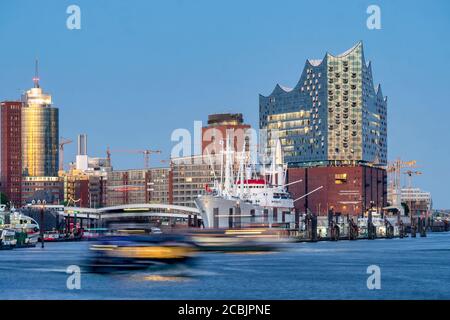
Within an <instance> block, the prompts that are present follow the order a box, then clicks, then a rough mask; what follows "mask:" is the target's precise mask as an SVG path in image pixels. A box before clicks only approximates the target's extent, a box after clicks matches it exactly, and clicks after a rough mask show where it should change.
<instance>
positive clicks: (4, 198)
mask: <svg viewBox="0 0 450 320" xmlns="http://www.w3.org/2000/svg"><path fill="white" fill-rule="evenodd" d="M8 202H9V199H8V197H7V196H6V194H4V193H3V192H0V204H7V203H8Z"/></svg>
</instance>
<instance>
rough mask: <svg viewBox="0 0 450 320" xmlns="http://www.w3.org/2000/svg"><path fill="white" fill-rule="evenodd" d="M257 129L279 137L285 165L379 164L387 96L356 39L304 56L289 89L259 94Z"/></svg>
mask: <svg viewBox="0 0 450 320" xmlns="http://www.w3.org/2000/svg"><path fill="white" fill-rule="evenodd" d="M259 108H260V109H259V115H260V119H259V120H260V128H261V129H268V132H269V138H270V139H269V145H270V146H273V144H274V142H275V139H278V138H279V139H280V140H281V144H282V147H283V151H284V156H285V161H286V162H288V163H289V164H290V166H294V167H295V166H299V167H302V166H315V165H319V166H320V165H358V164H370V165H380V166H381V165H385V164H386V162H387V123H386V121H387V119H386V117H387V98H386V97H384V96H383V94H382V92H381V87H380V86H379V85H378V86H377V87H375V86H374V84H373V78H372V66H371V63H370V62H369V63H367V62H366V60H365V58H364V51H363V44H362V42H359V43H357V44H356V45H355V46H353V47H352V48H351V49H349V50H347V51H346V52H344V53H342V54H340V55H332V54H330V53H326V55H325V57H324V58H323V59H321V60H306V63H305V67H304V69H303V72H302V75H301V77H300V80H299V81H298V83H297V85H296V86H295V87H294V88H286V87H283V86H281V85H278V84H277V85H276V87H275V89H274V90H273V92H272V93H271V94H270V95H268V96H262V95H260V97H259Z"/></svg>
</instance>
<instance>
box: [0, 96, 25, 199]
mask: <svg viewBox="0 0 450 320" xmlns="http://www.w3.org/2000/svg"><path fill="white" fill-rule="evenodd" d="M21 111H22V103H21V102H20V101H4V102H1V104H0V128H1V130H0V140H1V148H0V163H1V165H0V173H1V174H0V176H1V184H0V186H1V187H0V191H2V192H4V193H5V194H6V196H7V197H8V199H9V201H10V203H11V204H12V205H15V206H20V203H21V178H22V143H21V132H22V122H21V121H22V120H21V119H22V115H21Z"/></svg>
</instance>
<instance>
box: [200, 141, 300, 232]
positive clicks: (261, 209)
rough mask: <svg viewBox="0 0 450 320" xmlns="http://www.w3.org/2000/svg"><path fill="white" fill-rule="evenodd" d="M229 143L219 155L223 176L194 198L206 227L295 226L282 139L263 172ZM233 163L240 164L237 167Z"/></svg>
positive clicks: (262, 169)
mask: <svg viewBox="0 0 450 320" xmlns="http://www.w3.org/2000/svg"><path fill="white" fill-rule="evenodd" d="M229 142H230V141H228V143H227V144H226V150H225V151H224V152H222V155H221V157H220V158H221V161H222V163H221V170H222V172H221V173H220V178H219V179H216V181H215V182H214V187H213V188H212V190H207V191H208V194H205V195H199V197H198V198H197V199H195V203H196V205H197V207H198V209H199V210H200V214H201V216H202V219H203V224H204V226H205V228H241V227H249V226H266V227H275V226H277V227H284V228H293V227H294V223H295V215H294V200H293V199H292V197H291V195H290V194H289V193H288V192H287V191H286V187H287V186H288V184H286V183H285V180H286V172H287V166H286V165H285V164H284V163H283V156H282V151H281V144H280V142H279V141H278V142H277V145H276V148H275V152H273V154H272V161H271V164H270V166H268V167H267V166H265V165H262V168H261V174H257V173H256V168H255V166H252V165H249V162H250V161H249V159H246V153H245V152H244V151H243V152H242V153H237V152H234V151H232V150H231V148H230V144H231V143H229ZM244 150H245V146H244ZM223 158H225V161H224V163H223ZM237 158H239V159H237ZM233 160H234V161H233ZM233 163H234V164H236V163H238V164H239V165H238V169H237V170H235V167H236V165H233ZM235 171H237V172H235ZM296 182H298V181H296ZM296 182H293V183H296ZM291 184H292V183H291Z"/></svg>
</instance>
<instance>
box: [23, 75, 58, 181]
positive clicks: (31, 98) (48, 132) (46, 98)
mask: <svg viewBox="0 0 450 320" xmlns="http://www.w3.org/2000/svg"><path fill="white" fill-rule="evenodd" d="M36 70H37V68H36ZM33 82H34V87H33V88H31V89H30V90H28V91H26V93H25V94H24V95H23V97H22V99H23V108H22V168H23V175H24V176H29V177H57V176H58V156H59V153H58V144H59V119H58V109H57V108H55V107H53V105H52V97H51V95H49V94H45V93H44V92H43V91H42V88H41V87H40V85H39V77H38V74H37V71H36V76H35V78H34V79H33Z"/></svg>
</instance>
